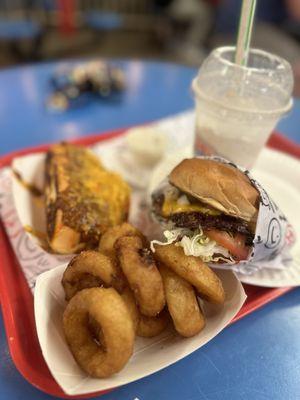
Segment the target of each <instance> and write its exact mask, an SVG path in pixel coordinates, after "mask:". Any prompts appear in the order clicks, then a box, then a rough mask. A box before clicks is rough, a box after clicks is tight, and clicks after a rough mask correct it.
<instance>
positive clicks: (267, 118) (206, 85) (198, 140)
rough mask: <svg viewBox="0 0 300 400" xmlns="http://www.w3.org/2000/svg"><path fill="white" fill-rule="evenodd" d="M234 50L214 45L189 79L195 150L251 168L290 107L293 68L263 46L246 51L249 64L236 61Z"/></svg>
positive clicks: (198, 152) (291, 101)
mask: <svg viewBox="0 0 300 400" xmlns="http://www.w3.org/2000/svg"><path fill="white" fill-rule="evenodd" d="M234 54H235V48H234V47H222V48H218V49H215V50H214V51H213V52H212V53H211V54H210V55H209V56H208V58H207V59H206V60H205V61H204V63H203V64H202V66H201V68H200V70H199V73H198V75H197V77H196V78H195V79H194V80H193V83H192V88H193V91H194V94H195V100H196V132H195V147H194V149H195V153H196V154H203V153H204V154H208V155H212V154H217V155H220V156H223V157H225V158H227V159H229V160H231V161H233V162H234V163H236V164H238V165H241V166H243V167H245V168H247V169H250V168H251V167H252V166H253V164H254V163H255V160H256V159H257V157H258V155H259V153H260V151H261V149H262V148H263V146H264V145H265V143H266V141H267V140H268V137H269V136H270V134H271V132H272V130H273V129H274V128H275V126H276V124H277V122H278V121H279V119H280V118H281V117H282V116H284V115H286V114H287V113H288V112H289V111H290V109H291V107H292V104H293V100H292V97H291V96H292V90H293V84H294V81H293V73H292V69H291V66H290V64H289V63H288V62H287V61H285V60H284V59H282V58H280V57H278V56H276V55H274V54H270V53H267V52H265V51H262V50H257V49H251V50H250V53H249V60H248V65H247V67H244V66H240V65H237V64H235V63H234V62H233V60H234Z"/></svg>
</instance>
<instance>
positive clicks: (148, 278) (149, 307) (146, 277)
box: [115, 236, 165, 317]
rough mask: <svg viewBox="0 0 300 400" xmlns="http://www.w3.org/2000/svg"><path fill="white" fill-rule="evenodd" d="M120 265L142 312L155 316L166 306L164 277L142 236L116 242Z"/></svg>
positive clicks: (128, 237)
mask: <svg viewBox="0 0 300 400" xmlns="http://www.w3.org/2000/svg"><path fill="white" fill-rule="evenodd" d="M115 248H116V251H117V256H118V259H119V263H120V266H121V268H122V270H123V272H124V274H125V276H126V278H127V280H128V283H129V286H130V288H131V289H132V291H133V294H134V297H135V300H136V302H137V304H138V306H139V309H140V311H141V313H142V314H144V315H146V316H148V317H154V316H156V315H157V314H159V312H160V311H161V310H162V309H163V308H164V306H165V295H164V288H163V283H162V278H161V276H160V273H159V271H158V269H157V267H156V264H155V261H154V258H153V256H152V253H151V251H150V250H149V249H146V248H143V242H142V240H141V238H139V237H137V236H124V237H121V238H120V239H118V240H117V242H116V244H115Z"/></svg>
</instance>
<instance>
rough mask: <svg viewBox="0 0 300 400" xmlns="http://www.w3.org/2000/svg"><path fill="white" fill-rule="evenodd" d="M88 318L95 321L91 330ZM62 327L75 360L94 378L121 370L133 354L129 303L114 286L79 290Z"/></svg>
mask: <svg viewBox="0 0 300 400" xmlns="http://www.w3.org/2000/svg"><path fill="white" fill-rule="evenodd" d="M89 319H91V321H93V322H92V325H93V329H92V331H91V329H89ZM96 324H98V325H99V328H97V327H96V326H95V325H96ZM63 328H64V332H65V336H66V340H67V343H68V345H69V348H70V350H71V352H72V354H73V356H74V358H75V360H76V361H77V362H78V364H79V365H80V367H81V368H82V369H83V370H84V371H86V372H87V373H88V374H89V375H91V376H93V377H96V378H106V377H108V376H111V375H112V374H114V373H116V372H118V371H120V370H121V369H122V368H123V367H124V366H125V364H126V363H127V361H128V360H129V358H130V357H131V355H132V353H133V344H134V337H135V334H134V328H133V323H132V320H131V317H130V315H129V312H128V309H127V307H126V304H125V303H124V301H123V300H122V298H121V296H120V295H119V294H118V293H117V292H116V291H115V290H114V289H113V288H109V289H105V288H92V289H84V290H81V291H80V292H78V293H77V294H76V295H75V296H74V297H73V298H72V299H71V300H70V302H69V303H68V305H67V307H66V309H65V311H64V315H63ZM100 332H101V333H100ZM95 335H97V336H98V337H97V338H96V340H95V337H94V336H95Z"/></svg>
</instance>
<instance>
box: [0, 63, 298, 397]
mask: <svg viewBox="0 0 300 400" xmlns="http://www.w3.org/2000/svg"><path fill="white" fill-rule="evenodd" d="M121 64H122V66H123V67H124V69H125V71H126V74H127V78H128V89H127V91H126V92H125V93H124V96H123V98H122V100H121V101H120V102H117V103H109V102H101V101H99V102H93V103H90V104H88V105H86V106H85V107H83V108H81V109H76V110H70V111H68V112H66V113H62V114H57V113H50V112H49V111H47V109H46V108H45V106H44V103H45V97H46V95H47V93H49V92H50V87H49V77H50V75H51V73H52V72H53V71H54V70H55V69H56V68H57V67H58V64H57V63H53V64H41V65H36V66H28V67H23V68H14V69H9V70H4V71H1V72H0V87H1V91H0V132H1V133H0V155H1V154H5V153H8V152H10V151H13V150H16V149H20V148H22V147H27V146H33V145H37V144H40V143H47V142H54V141H57V140H61V139H71V138H75V137H79V136H84V135H87V134H90V133H96V132H101V131H107V130H111V129H116V128H120V127H124V126H130V125H135V124H139V123H143V122H146V121H151V120H154V119H157V118H162V117H165V116H167V115H171V114H174V113H177V112H180V111H184V110H186V109H188V108H191V107H192V106H193V98H192V94H191V91H190V83H191V80H192V78H193V77H194V76H195V74H196V70H195V69H192V68H187V67H182V66H177V65H174V64H164V63H145V62H139V61H131V62H121ZM299 118H300V101H299V100H296V101H295V108H294V110H293V112H292V113H291V114H290V115H289V116H288V117H287V118H286V119H284V120H283V121H282V122H281V123H280V124H279V127H278V130H280V131H281V132H282V133H284V134H286V135H287V136H288V137H289V138H291V139H294V140H295V141H297V142H298V143H300V131H299ZM299 299H300V289H295V290H293V291H292V292H290V293H288V294H286V295H285V296H283V297H282V298H280V299H277V300H276V301H274V302H273V303H271V304H269V305H267V306H265V307H264V308H263V309H260V310H258V311H257V312H255V313H253V314H251V315H249V316H247V317H246V318H244V319H242V320H241V321H239V322H237V323H235V324H234V325H232V326H230V327H228V328H226V329H225V330H224V331H223V332H222V333H220V334H219V335H218V336H217V337H216V338H215V339H213V340H212V341H211V342H210V343H208V344H207V345H205V346H204V347H203V348H201V349H200V350H198V351H196V352H195V353H193V354H192V355H190V356H188V357H186V358H185V359H183V360H181V361H180V362H178V363H176V364H175V365H173V366H171V367H168V368H166V369H164V370H162V371H160V372H158V373H156V374H154V375H152V376H150V377H148V378H145V379H142V380H140V381H137V382H134V383H132V384H129V385H126V386H124V387H122V388H119V389H117V390H115V391H113V392H111V393H109V394H107V395H105V396H103V397H101V399H103V400H134V399H139V400H154V399H160V400H169V399H172V400H219V399H220V400H227V399H228V400H240V399H246V400H248V399H256V400H266V399H272V400H282V399H291V400H294V399H299V398H300V368H299V366H300V335H299V332H300V302H299ZM0 360H1V362H0V399H1V400H2V399H22V400H29V399H36V400H46V399H51V398H53V397H51V396H48V395H46V394H44V393H42V392H40V391H39V390H37V389H35V388H34V387H32V386H31V385H30V384H29V383H28V382H26V381H25V380H24V379H23V378H22V377H21V375H20V374H19V373H18V371H17V370H16V368H15V367H14V364H13V362H12V360H11V358H10V355H9V351H8V347H7V339H6V337H5V332H4V326H3V320H2V317H1V315H0Z"/></svg>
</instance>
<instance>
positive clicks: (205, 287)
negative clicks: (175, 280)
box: [154, 244, 225, 304]
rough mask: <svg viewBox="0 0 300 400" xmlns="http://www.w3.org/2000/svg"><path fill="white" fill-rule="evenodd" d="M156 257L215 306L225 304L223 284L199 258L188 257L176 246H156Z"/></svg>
mask: <svg viewBox="0 0 300 400" xmlns="http://www.w3.org/2000/svg"><path fill="white" fill-rule="evenodd" d="M154 255H155V257H156V259H157V260H158V261H159V262H161V263H162V264H164V265H165V266H167V267H168V268H170V269H172V270H173V271H174V272H175V273H176V274H177V275H179V276H181V278H183V279H185V280H187V281H188V282H189V283H190V284H191V285H193V286H195V288H196V289H197V291H198V292H199V295H200V297H203V298H204V299H205V300H207V301H209V302H211V303H214V304H223V303H224V301H225V292H224V289H223V286H222V282H221V281H220V279H219V278H218V276H217V275H216V274H215V273H214V272H213V271H212V270H211V269H210V268H209V267H208V266H207V265H206V264H204V262H202V261H201V260H200V258H199V257H194V256H186V255H185V254H184V251H183V248H182V247H180V246H175V245H174V244H168V245H165V246H160V245H156V246H155V253H154Z"/></svg>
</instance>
